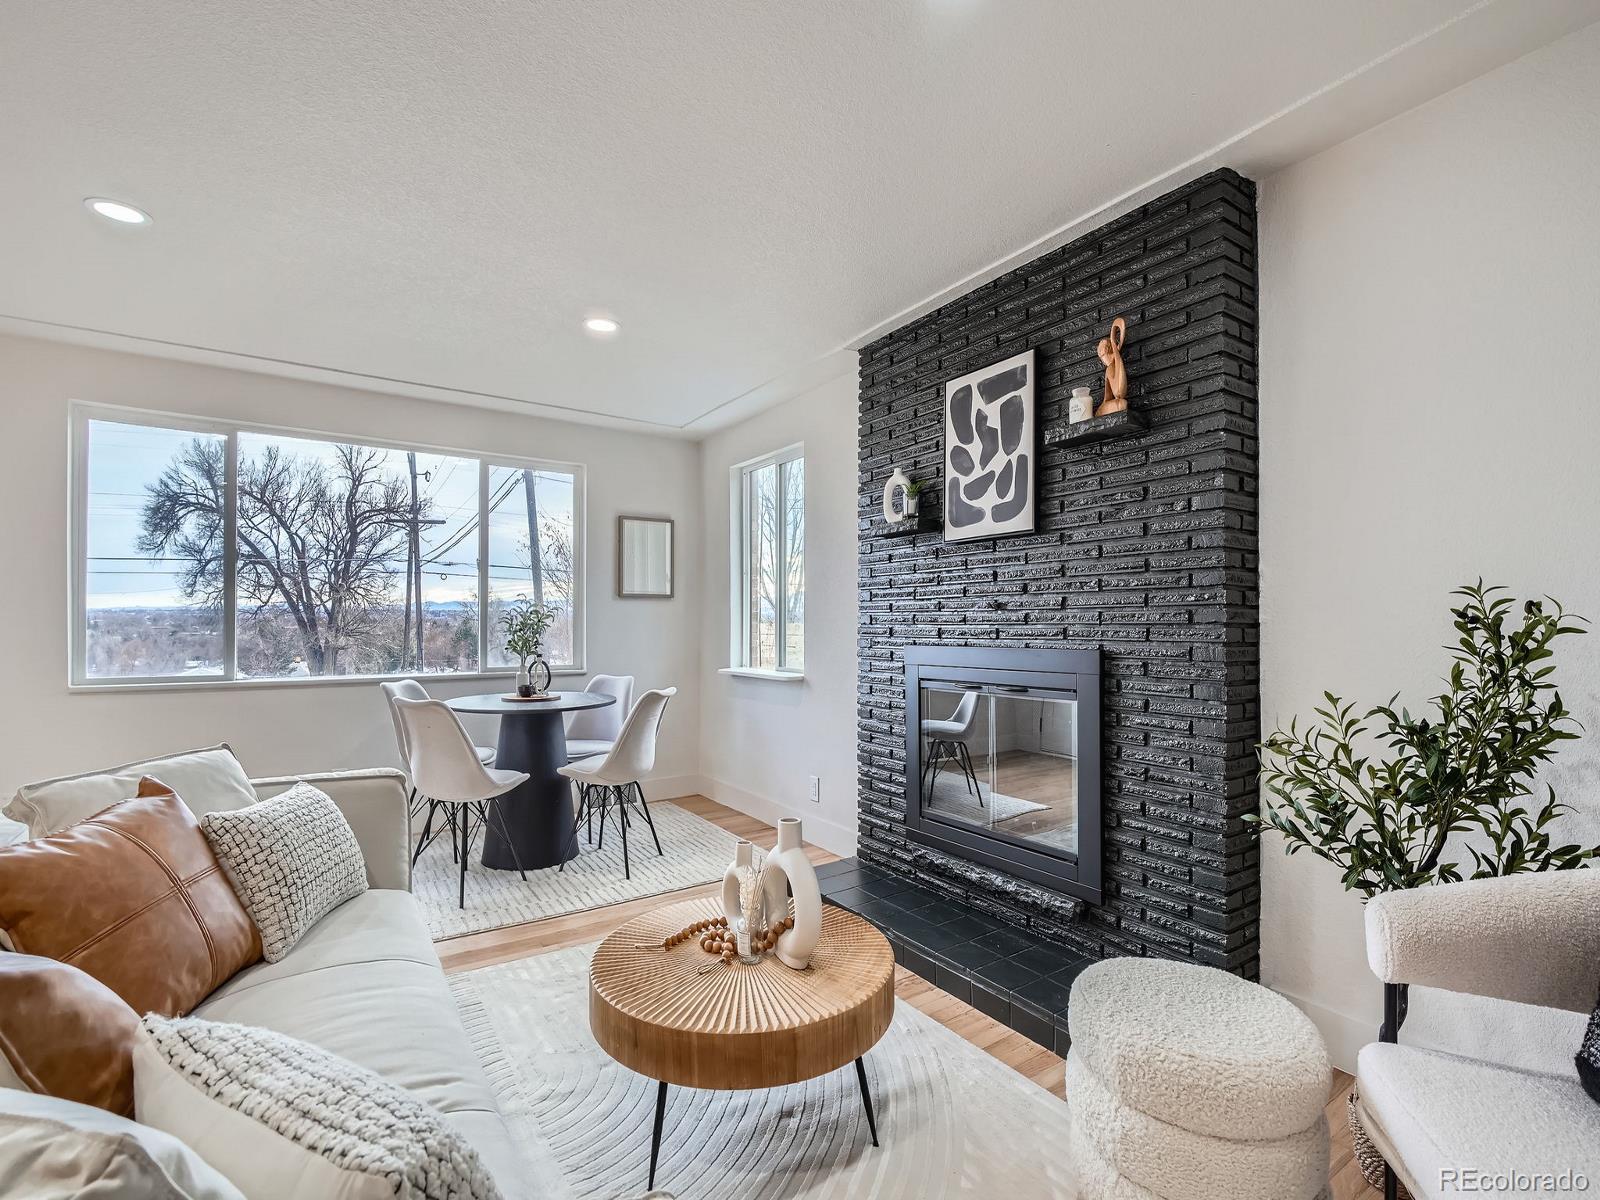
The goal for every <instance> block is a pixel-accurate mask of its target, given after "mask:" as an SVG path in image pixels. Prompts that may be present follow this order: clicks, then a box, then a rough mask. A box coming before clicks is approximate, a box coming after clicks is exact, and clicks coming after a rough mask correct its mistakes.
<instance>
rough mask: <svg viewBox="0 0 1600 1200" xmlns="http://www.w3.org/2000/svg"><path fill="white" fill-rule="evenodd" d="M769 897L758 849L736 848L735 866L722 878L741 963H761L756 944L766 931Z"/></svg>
mask: <svg viewBox="0 0 1600 1200" xmlns="http://www.w3.org/2000/svg"><path fill="white" fill-rule="evenodd" d="M765 901H766V894H765V891H764V890H763V888H762V887H761V876H760V874H759V873H758V872H757V871H756V866H755V847H754V846H752V845H751V844H750V843H749V842H740V843H739V844H738V845H737V846H736V847H734V852H733V865H732V866H731V867H729V868H728V871H727V874H725V875H724V876H723V877H722V911H723V914H724V915H725V916H726V918H727V922H728V925H729V927H730V928H731V929H732V930H733V934H734V945H735V949H737V951H738V953H739V961H740V962H742V963H745V964H747V965H749V964H753V963H758V962H760V961H761V952H760V951H758V950H754V949H753V948H752V945H751V943H752V941H753V940H755V939H758V938H760V937H761V936H762V935H763V934H764V933H765V931H766V927H767V919H766V903H765Z"/></svg>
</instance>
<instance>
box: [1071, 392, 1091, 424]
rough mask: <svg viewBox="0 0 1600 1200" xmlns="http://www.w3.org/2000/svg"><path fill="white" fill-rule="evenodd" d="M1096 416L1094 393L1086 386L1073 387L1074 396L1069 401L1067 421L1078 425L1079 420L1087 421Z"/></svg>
mask: <svg viewBox="0 0 1600 1200" xmlns="http://www.w3.org/2000/svg"><path fill="white" fill-rule="evenodd" d="M1092 416H1094V393H1093V392H1091V391H1090V390H1089V389H1088V388H1086V387H1075V388H1073V389H1072V398H1071V399H1070V400H1068V401H1067V423H1068V424H1071V425H1076V424H1077V423H1078V422H1079V421H1087V420H1088V419H1089V418H1090V417H1092Z"/></svg>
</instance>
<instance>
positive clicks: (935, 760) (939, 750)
mask: <svg viewBox="0 0 1600 1200" xmlns="http://www.w3.org/2000/svg"><path fill="white" fill-rule="evenodd" d="M943 746H944V741H943V739H940V740H937V741H935V742H934V743H933V746H932V747H931V748H930V749H929V751H928V756H929V758H930V759H931V760H932V761H931V762H930V763H929V766H931V767H932V768H933V770H932V774H930V775H929V777H928V795H930V796H931V795H933V789H934V788H935V787H936V786H938V783H939V768H940V767H941V766H942V765H943V764H944V759H943V758H942V757H940V756H941V755H942V754H943V753H944V750H943Z"/></svg>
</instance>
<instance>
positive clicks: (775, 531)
mask: <svg viewBox="0 0 1600 1200" xmlns="http://www.w3.org/2000/svg"><path fill="white" fill-rule="evenodd" d="M733 511H734V539H735V548H734V549H735V554H734V561H735V563H736V564H737V567H736V572H735V576H734V589H733V628H734V647H733V656H734V661H733V666H734V667H736V668H743V669H745V670H752V671H774V672H778V673H782V674H799V673H800V672H801V671H803V670H804V668H805V644H806V634H805V629H806V558H805V555H806V550H805V532H806V485H805V457H804V451H803V448H802V447H800V446H791V447H789V448H788V449H787V450H780V451H779V452H778V453H776V454H771V455H768V456H766V457H765V458H759V459H756V460H755V461H753V462H748V463H742V464H740V465H739V466H737V467H735V468H734V469H733Z"/></svg>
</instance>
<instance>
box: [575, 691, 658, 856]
mask: <svg viewBox="0 0 1600 1200" xmlns="http://www.w3.org/2000/svg"><path fill="white" fill-rule="evenodd" d="M677 694H678V689H677V688H675V687H669V688H662V689H660V690H659V691H649V692H646V693H645V694H644V695H642V696H640V697H639V703H637V704H635V705H634V706H633V710H632V711H631V712H629V713H628V719H627V720H626V721H624V722H623V723H622V731H621V732H620V733H618V734H617V741H616V744H615V745H614V746H612V747H611V749H610V750H609V751H608V752H607V753H605V754H597V755H595V756H594V757H592V758H586V759H584V760H583V761H581V762H575V763H568V764H567V765H566V766H564V767H561V768H559V771H560V774H562V775H565V776H566V777H567V778H568V779H570V780H572V781H573V782H574V783H576V784H577V785H578V814H577V817H576V818H575V819H574V820H573V822H572V840H573V841H574V842H576V841H577V840H578V826H579V825H581V824H583V822H584V821H585V820H586V819H588V818H590V817H592V815H593V813H594V806H595V805H596V804H598V805H599V807H600V844H601V845H602V846H604V845H605V837H606V818H607V816H609V815H610V814H611V813H612V812H615V813H616V814H617V827H618V829H619V830H620V832H621V835H622V877H623V878H624V879H628V878H630V877H631V868H630V866H629V864H628V810H629V809H630V808H632V807H633V806H634V804H635V803H636V802H637V804H638V807H639V811H640V812H641V813H642V814H643V815H644V820H645V824H646V825H648V826H649V827H650V838H651V840H652V841H654V842H655V844H656V853H657V854H658V855H659V854H660V853H661V852H662V851H661V838H660V836H659V835H658V834H657V833H656V823H655V821H654V820H652V819H651V817H650V806H649V805H648V804H646V803H645V799H644V788H643V787H641V786H640V785H639V780H640V779H641V778H643V777H644V776H646V775H648V774H649V773H650V771H651V769H652V768H653V767H654V766H655V765H656V733H657V731H658V730H659V729H660V728H661V714H662V713H664V712H665V711H666V709H667V701H668V700H670V699H672V697H674V696H676V695H677ZM562 866H563V867H565V866H566V864H565V863H563V864H562Z"/></svg>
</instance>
